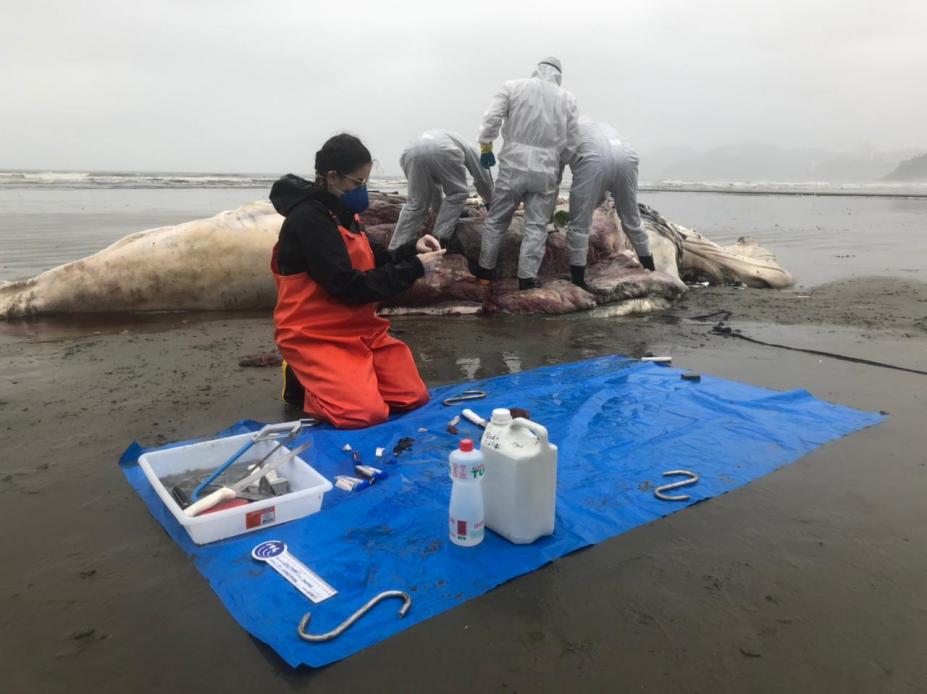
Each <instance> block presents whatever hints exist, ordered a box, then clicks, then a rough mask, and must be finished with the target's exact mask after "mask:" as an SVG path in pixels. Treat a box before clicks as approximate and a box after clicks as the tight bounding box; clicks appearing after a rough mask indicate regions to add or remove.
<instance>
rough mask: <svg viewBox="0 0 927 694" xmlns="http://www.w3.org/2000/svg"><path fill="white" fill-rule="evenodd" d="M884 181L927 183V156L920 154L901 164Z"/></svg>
mask: <svg viewBox="0 0 927 694" xmlns="http://www.w3.org/2000/svg"><path fill="white" fill-rule="evenodd" d="M884 180H886V181H927V154H919V155H917V156H916V157H911V158H910V159H907V160H905V161H903V162H901V163H900V164H899V165H898V166H896V167H895V170H894V171H892V172H891V173H890V174H888V176H886V177H885V179H884Z"/></svg>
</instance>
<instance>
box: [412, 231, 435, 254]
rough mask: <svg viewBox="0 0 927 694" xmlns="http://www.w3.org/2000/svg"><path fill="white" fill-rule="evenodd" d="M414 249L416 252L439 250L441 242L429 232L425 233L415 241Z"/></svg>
mask: <svg viewBox="0 0 927 694" xmlns="http://www.w3.org/2000/svg"><path fill="white" fill-rule="evenodd" d="M415 250H416V252H418V253H428V252H430V251H440V250H441V244H440V243H439V242H438V239H436V238H435V237H434V236H432V235H431V234H425V235H424V236H423V237H422V238H420V239H419V240H418V241H417V242H416V243H415Z"/></svg>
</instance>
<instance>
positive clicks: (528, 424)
mask: <svg viewBox="0 0 927 694" xmlns="http://www.w3.org/2000/svg"><path fill="white" fill-rule="evenodd" d="M515 425H518V426H520V427H525V428H526V429H529V430H530V431H531V433H533V434H534V435H535V436H537V437H538V441H539V442H540V444H541V446H543V447H544V448H548V447H549V446H550V443H549V442H548V440H547V429H546V428H545V427H543V426H541V425H540V424H537V423H536V422H532V421H531V420H530V419H525V418H524V417H516V418H515V419H513V420H512V426H515Z"/></svg>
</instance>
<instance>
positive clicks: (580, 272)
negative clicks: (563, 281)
mask: <svg viewBox="0 0 927 694" xmlns="http://www.w3.org/2000/svg"><path fill="white" fill-rule="evenodd" d="M570 279H571V280H572V281H573V284H575V285H576V286H577V287H579V288H580V289H585V290H586V291H587V292H588V291H589V287H588V286H587V285H586V266H585V265H570Z"/></svg>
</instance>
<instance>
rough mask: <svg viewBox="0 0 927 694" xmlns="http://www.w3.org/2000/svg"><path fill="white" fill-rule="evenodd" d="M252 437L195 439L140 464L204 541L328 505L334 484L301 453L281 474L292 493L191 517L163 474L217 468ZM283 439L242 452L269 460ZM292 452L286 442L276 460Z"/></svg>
mask: <svg viewBox="0 0 927 694" xmlns="http://www.w3.org/2000/svg"><path fill="white" fill-rule="evenodd" d="M251 436H252V435H251V434H241V435H239V436H229V437H227V438H224V439H214V440H211V441H203V442H201V443H191V444H189V445H187V446H177V447H175V448H169V449H167V450H163V451H152V452H151V453H145V454H144V455H142V456H141V457H140V458H139V461H138V462H139V465H141V468H142V470H143V471H144V472H145V477H147V478H148V483H149V484H150V485H151V486H152V488H153V489H154V490H155V491H156V492H157V493H158V496H159V497H160V498H161V501H163V502H164V504H165V506H167V508H168V509H170V512H171V513H172V514H173V515H174V518H176V519H177V522H178V523H180V524H181V525H182V526H183V527H184V528H185V529H186V531H187V533H189V535H190V538H191V539H192V540H193V541H194V542H195V543H196V544H198V545H205V544H207V543H209V542H215V541H216V540H222V539H225V538H227V537H233V536H234V535H241V534H243V533H249V532H252V531H254V530H260V529H261V528H268V527H270V526H273V525H279V524H280V523H286V522H287V521H291V520H295V519H296V518H302V517H304V516H308V515H311V514H313V513H316V512H317V511H318V510H320V509H321V508H322V497H324V496H325V492H327V491H328V490H330V489H331V488H332V484H331V482H329V481H328V480H327V479H325V478H324V477H322V475H320V474H319V473H318V472H316V471H315V470H314V469H313V468H312V467H311V466H310V465H309V464H308V463H307V462H306V461H304V460H303V459H302V458H300V457H299V456H297V457H296V458H294V459H293V460H290V461H287V462H286V463H284V464H283V465H281V466H280V467H278V468H277V473H278V474H279V475H281V476H283V477H286V478H287V479H288V480H289V481H290V491H289V492H288V493H287V494H281V495H280V496H277V497H272V498H270V499H265V500H263V501H255V502H252V503H250V504H246V505H244V506H238V507H236V508H229V509H225V510H223V511H215V512H214V513H207V514H205V515H201V516H197V517H195V518H188V517H187V516H186V515H184V512H183V510H182V509H181V508H180V506H179V505H178V504H177V502H176V501H175V500H174V497H173V496H171V493H170V490H169V489H166V488H165V487H164V485H163V484H162V483H161V478H163V477H168V476H170V475H176V474H179V473H182V472H187V471H189V470H213V469H215V468H217V467H219V466H220V465H221V464H222V463H224V462H225V461H226V460H228V458H229V457H230V456H231V455H232V454H233V453H235V451H237V450H238V449H239V448H240V447H241V446H242V445H243V444H244V443H245V442H246V441H247V440H248V439H249V438H251ZM277 443H278V442H277V441H259V442H257V443H256V444H254V446H252V447H251V449H250V450H249V451H248V452H247V453H245V454H244V455H243V456H242V460H252V459H260V458H263V457H264V456H265V455H266V454H267V453H269V452H270V450H271V449H272V448H273V447H274V446H276V445H277ZM289 450H290V449H288V448H287V447H286V446H281V447H280V448H279V449H278V450H277V452H276V453H274V458H276V457H277V456H284V455H286V454H287V453H288V452H289ZM271 460H272V459H271Z"/></svg>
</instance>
